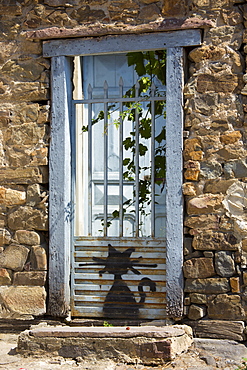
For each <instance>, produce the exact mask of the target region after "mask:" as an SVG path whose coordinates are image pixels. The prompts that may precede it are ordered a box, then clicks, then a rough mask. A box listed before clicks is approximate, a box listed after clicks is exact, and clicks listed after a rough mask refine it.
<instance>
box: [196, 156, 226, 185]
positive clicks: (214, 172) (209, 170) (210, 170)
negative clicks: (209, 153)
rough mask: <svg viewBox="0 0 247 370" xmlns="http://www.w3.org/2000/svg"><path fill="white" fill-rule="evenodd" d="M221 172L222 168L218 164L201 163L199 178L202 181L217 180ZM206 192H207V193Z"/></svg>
mask: <svg viewBox="0 0 247 370" xmlns="http://www.w3.org/2000/svg"><path fill="white" fill-rule="evenodd" d="M222 172H223V169H222V166H221V164H220V163H219V162H216V161H212V162H209V161H208V162H201V168H200V178H203V179H218V178H219V176H221V174H222ZM207 192H208V191H207Z"/></svg>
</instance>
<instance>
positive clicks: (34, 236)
mask: <svg viewBox="0 0 247 370" xmlns="http://www.w3.org/2000/svg"><path fill="white" fill-rule="evenodd" d="M15 239H16V240H17V242H18V243H19V244H24V245H37V244H39V243H40V236H39V234H38V233H36V232H35V231H28V230H17V231H16V233H15Z"/></svg>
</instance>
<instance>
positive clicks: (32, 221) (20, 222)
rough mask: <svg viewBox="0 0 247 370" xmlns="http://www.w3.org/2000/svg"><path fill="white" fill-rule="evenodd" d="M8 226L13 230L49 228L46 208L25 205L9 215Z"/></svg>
mask: <svg viewBox="0 0 247 370" xmlns="http://www.w3.org/2000/svg"><path fill="white" fill-rule="evenodd" d="M8 226H9V227H10V229H12V230H23V229H24V230H25V229H27V230H48V216H47V213H46V212H45V211H44V210H41V209H35V208H32V207H29V206H23V207H19V208H18V209H17V210H15V211H13V212H11V213H10V214H9V215H8Z"/></svg>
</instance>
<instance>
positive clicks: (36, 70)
mask: <svg viewBox="0 0 247 370" xmlns="http://www.w3.org/2000/svg"><path fill="white" fill-rule="evenodd" d="M44 69H45V67H44V66H43V65H42V64H41V63H40V59H39V58H37V59H36V60H35V61H34V60H33V59H27V60H23V61H22V60H20V61H18V62H17V61H15V60H10V59H9V60H8V61H7V62H6V63H5V64H4V65H3V66H2V69H1V74H2V75H3V76H4V77H5V78H10V79H11V80H14V81H18V82H20V81H27V82H30V81H36V80H39V79H40V78H41V73H42V72H43V71H44Z"/></svg>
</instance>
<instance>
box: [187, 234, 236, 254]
mask: <svg viewBox="0 0 247 370" xmlns="http://www.w3.org/2000/svg"><path fill="white" fill-rule="evenodd" d="M192 245H193V248H195V249H196V250H216V251H222V250H226V251H227V250H228V251H231V250H238V247H239V243H238V240H237V239H236V238H235V236H234V235H233V234H231V233H227V234H225V233H219V232H212V231H208V232H207V231H205V232H201V233H199V234H197V235H196V236H195V237H194V239H193V242H192Z"/></svg>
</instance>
